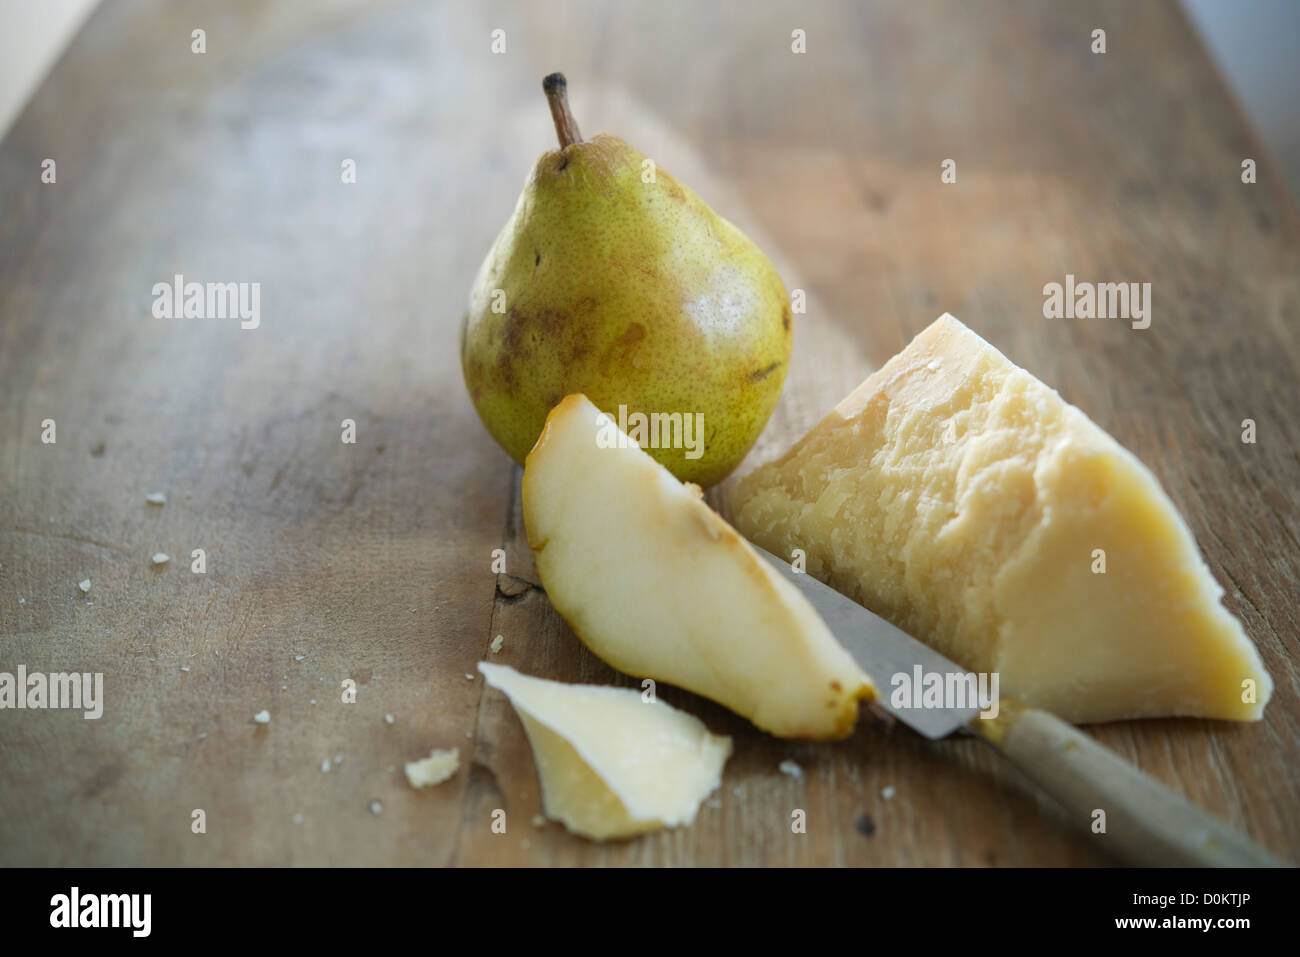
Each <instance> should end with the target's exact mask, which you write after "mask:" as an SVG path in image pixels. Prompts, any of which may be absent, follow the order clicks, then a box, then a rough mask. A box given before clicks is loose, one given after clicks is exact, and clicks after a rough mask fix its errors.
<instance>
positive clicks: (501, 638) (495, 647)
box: [488, 635, 506, 655]
mask: <svg viewBox="0 0 1300 957" xmlns="http://www.w3.org/2000/svg"><path fill="white" fill-rule="evenodd" d="M505 643H506V638H505V635H497V636H496V637H495V638H493V639H492V644H490V645H488V648H490V649H491V651H492V654H494V655H495V654H498V653H499V652H500V651H501V646H502V645H504V644H505Z"/></svg>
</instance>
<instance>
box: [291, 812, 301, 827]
mask: <svg viewBox="0 0 1300 957" xmlns="http://www.w3.org/2000/svg"><path fill="white" fill-rule="evenodd" d="M293 823H294V824H301V823H302V812H301V811H300V812H298V813H297V814H295V815H294V816H293Z"/></svg>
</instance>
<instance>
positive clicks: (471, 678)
mask: <svg viewBox="0 0 1300 957" xmlns="http://www.w3.org/2000/svg"><path fill="white" fill-rule="evenodd" d="M465 677H466V678H468V679H469V680H470V681H473V680H474V676H473V675H471V674H467V675H465Z"/></svg>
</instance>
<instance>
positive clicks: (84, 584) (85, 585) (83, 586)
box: [77, 578, 90, 592]
mask: <svg viewBox="0 0 1300 957" xmlns="http://www.w3.org/2000/svg"><path fill="white" fill-rule="evenodd" d="M77 587H78V588H80V589H81V590H82V591H83V592H88V591H90V579H89V578H87V579H86V580H84V581H79V582H77Z"/></svg>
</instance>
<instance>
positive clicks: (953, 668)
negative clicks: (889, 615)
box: [750, 542, 980, 740]
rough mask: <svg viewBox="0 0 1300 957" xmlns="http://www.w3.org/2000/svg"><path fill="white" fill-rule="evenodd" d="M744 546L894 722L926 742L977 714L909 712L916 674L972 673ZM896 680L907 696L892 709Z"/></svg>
mask: <svg viewBox="0 0 1300 957" xmlns="http://www.w3.org/2000/svg"><path fill="white" fill-rule="evenodd" d="M750 545H751V546H752V547H753V548H754V550H755V551H756V552H758V554H759V555H761V556H762V557H763V558H765V559H766V560H767V561H768V562H769V563H770V564H771V565H772V567H773V568H775V569H776V570H777V571H778V572H780V573H781V575H782V576H783V577H784V578H785V579H786V581H788V582H790V583H791V584H793V585H794V586H795V587H796V588H798V589H799V591H800V592H801V593H802V594H803V596H804V597H805V598H807V599H808V601H809V602H810V603H811V604H812V606H813V608H815V609H816V610H817V614H819V615H820V616H821V619H822V621H824V622H825V623H826V627H827V628H829V629H830V630H831V634H833V635H834V636H835V639H836V640H837V641H838V642H839V643H840V644H841V645H843V646H844V649H845V650H846V651H848V653H849V654H850V655H851V656H852V658H853V660H854V661H856V662H857V663H858V667H859V668H861V669H862V670H863V671H865V672H866V673H867V675H868V677H870V678H871V681H872V683H873V684H874V685H875V686H876V691H877V693H878V694H879V696H880V697H878V698H877V699H876V703H877V704H879V705H880V706H881V707H882V708H884V709H885V710H886V711H888V712H889V713H890V714H892V715H893V716H894V717H896V718H897V719H898V720H899V721H902V722H903V723H904V724H906V725H907V726H908V727H909V728H912V729H913V730H914V731H918V732H920V733H921V734H923V735H925V736H926V737H927V738H930V739H931V740H936V739H938V738H944V737H947V736H948V735H950V734H952V733H953V732H954V731H956V730H958V729H959V728H963V727H965V726H966V725H968V724H969V723H970V722H971V720H972V719H973V718H974V717H975V716H976V715H977V714H979V713H980V707H979V705H978V704H974V705H970V704H967V705H966V706H965V707H960V706H951V707H921V708H917V707H912V706H911V702H912V695H911V694H910V690H911V688H912V687H914V686H915V682H916V678H917V677H918V675H920V676H924V675H931V674H938V675H941V676H943V678H944V679H945V682H946V679H947V676H949V675H953V676H966V675H972V674H973V673H972V672H969V671H967V670H966V669H965V668H963V667H961V666H960V665H958V664H957V663H956V662H953V661H949V660H948V659H947V658H945V657H944V656H943V655H941V654H939V652H937V651H935V650H934V649H933V648H931V647H930V646H929V645H926V644H923V643H922V642H920V641H917V640H916V639H915V638H913V637H912V636H911V635H909V634H908V633H907V632H905V631H903V630H902V629H901V628H898V627H896V626H894V625H892V624H890V623H889V622H888V621H886V620H885V619H883V618H881V617H880V616H879V615H877V614H875V613H874V612H872V611H870V610H869V609H867V608H864V607H863V606H862V605H859V604H858V603H857V602H855V601H853V600H852V599H851V598H847V597H845V596H844V595H841V594H840V593H839V592H837V591H836V590H835V589H834V588H831V587H830V586H829V585H826V584H823V583H822V582H820V581H818V580H817V579H816V578H813V577H812V576H811V575H809V574H806V573H804V572H797V571H795V570H794V568H792V567H791V566H790V564H789V563H788V562H784V561H782V560H781V559H780V558H778V557H777V556H775V555H773V554H772V553H771V552H769V551H767V550H766V549H764V548H760V547H759V546H758V545H754V543H753V542H750ZM917 669H920V671H919V672H918V670H917ZM899 675H901V676H903V679H904V680H905V681H906V682H907V684H908V691H909V693H908V694H905V695H900V698H903V699H905V701H906V704H905V705H904V706H899V705H897V704H895V703H894V701H893V700H892V699H893V697H894V696H893V695H892V694H891V693H890V691H891V689H892V688H894V686H895V679H896V677H897V676H899ZM977 680H978V679H977ZM955 685H956V681H955V680H954V686H955Z"/></svg>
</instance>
